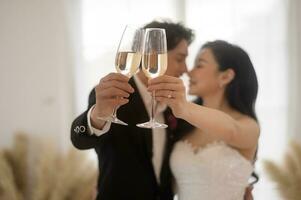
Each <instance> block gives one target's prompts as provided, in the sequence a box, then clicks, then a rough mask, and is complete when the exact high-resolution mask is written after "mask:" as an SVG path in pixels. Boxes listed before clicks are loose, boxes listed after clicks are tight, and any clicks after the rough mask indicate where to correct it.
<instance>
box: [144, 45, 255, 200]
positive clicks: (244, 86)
mask: <svg viewBox="0 0 301 200" xmlns="http://www.w3.org/2000/svg"><path fill="white" fill-rule="evenodd" d="M189 77H190V86H189V93H190V94H192V95H197V96H198V97H200V98H201V100H202V105H197V104H194V103H191V102H189V101H187V100H186V95H185V87H184V85H183V82H182V80H181V79H179V78H175V77H171V76H161V77H158V78H155V79H152V80H150V81H149V87H148V90H149V91H154V90H155V91H156V100H157V101H158V102H162V103H166V104H167V105H168V106H169V107H170V108H171V109H172V111H173V114H174V115H175V116H176V117H178V118H182V119H184V120H186V121H187V122H189V123H191V124H192V125H194V126H195V127H197V128H198V129H197V130H196V131H194V132H192V133H191V134H189V135H187V136H185V137H184V138H182V139H181V140H180V141H178V142H177V143H176V144H175V146H174V149H173V152H172V155H171V158H170V166H171V170H172V172H173V175H174V177H175V182H176V187H177V192H178V197H179V200H200V199H201V200H203V199H204V200H221V199H223V200H242V199H243V196H244V192H245V188H246V187H247V186H248V179H249V177H250V175H251V173H252V171H253V159H254V156H255V152H256V149H257V144H258V137H259V133H260V129H259V125H258V122H257V118H256V114H255V111H254V106H255V100H256V96H257V90H258V83H257V78H256V74H255V71H254V68H253V65H252V63H251V60H250V58H249V56H248V54H247V53H246V52H245V51H244V50H243V49H241V48H240V47H238V46H236V45H233V44H230V43H227V42H225V41H221V40H217V41H213V42H208V43H206V44H205V45H203V46H202V48H201V50H200V52H199V54H198V56H197V59H196V61H195V67H194V68H193V70H192V71H190V72H189Z"/></svg>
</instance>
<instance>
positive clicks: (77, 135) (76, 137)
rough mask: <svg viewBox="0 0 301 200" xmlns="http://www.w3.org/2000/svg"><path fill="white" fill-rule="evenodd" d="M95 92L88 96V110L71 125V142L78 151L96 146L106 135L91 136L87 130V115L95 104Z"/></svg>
mask: <svg viewBox="0 0 301 200" xmlns="http://www.w3.org/2000/svg"><path fill="white" fill-rule="evenodd" d="M95 102H96V100H95V90H94V89H93V90H92V91H91V92H90V95H89V105H88V109H87V110H86V111H85V112H83V113H82V114H81V115H79V116H78V117H77V118H75V120H74V121H73V122H72V125H71V142H72V144H73V145H74V146H75V147H76V148H78V149H90V148H94V147H95V146H97V145H98V144H99V143H100V142H101V140H103V138H105V137H106V135H107V134H104V135H102V136H96V135H91V133H90V132H89V128H88V122H87V114H88V111H89V109H90V108H91V107H92V106H93V105H94V104H95Z"/></svg>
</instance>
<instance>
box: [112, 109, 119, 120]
mask: <svg viewBox="0 0 301 200" xmlns="http://www.w3.org/2000/svg"><path fill="white" fill-rule="evenodd" d="M117 109H118V106H116V107H115V108H114V110H113V114H112V117H114V118H116V117H117V116H116V115H117Z"/></svg>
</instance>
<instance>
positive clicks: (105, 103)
mask: <svg viewBox="0 0 301 200" xmlns="http://www.w3.org/2000/svg"><path fill="white" fill-rule="evenodd" d="M128 81H129V78H128V77H126V76H124V75H122V74H118V73H110V74H108V75H107V76H105V77H103V78H102V79H101V80H100V81H99V84H98V85H97V86H96V87H95V98H96V104H95V107H94V109H93V110H92V112H91V123H92V126H93V127H95V128H98V129H102V127H103V125H104V124H105V122H104V121H102V120H99V117H101V118H106V117H109V116H110V115H111V114H112V113H113V110H114V108H116V107H117V106H121V105H124V104H126V103H128V101H129V100H128V97H129V96H130V94H131V93H133V92H134V89H133V88H132V86H131V85H130V84H129V83H128Z"/></svg>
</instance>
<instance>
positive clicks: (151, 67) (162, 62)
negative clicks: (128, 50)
mask: <svg viewBox="0 0 301 200" xmlns="http://www.w3.org/2000/svg"><path fill="white" fill-rule="evenodd" d="M142 65H143V67H142V69H143V72H144V74H145V75H146V76H147V77H148V78H156V77H158V76H161V75H163V74H164V73H165V71H166V69H167V53H164V54H157V53H153V54H144V55H143V59H142Z"/></svg>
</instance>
